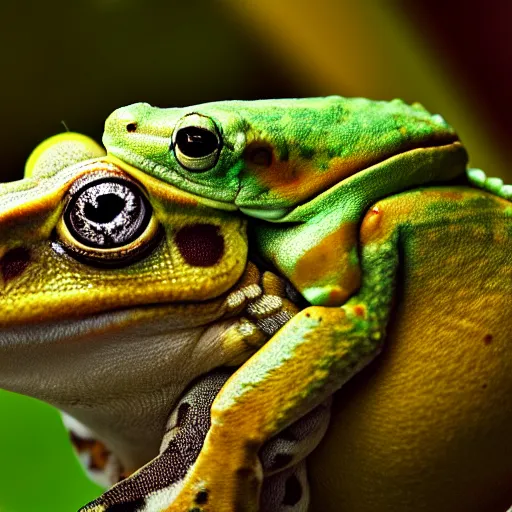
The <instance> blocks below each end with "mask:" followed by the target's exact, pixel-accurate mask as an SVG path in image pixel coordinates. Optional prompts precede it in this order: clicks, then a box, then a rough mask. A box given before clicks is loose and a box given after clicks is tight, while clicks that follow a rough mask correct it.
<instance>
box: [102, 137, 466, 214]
mask: <svg viewBox="0 0 512 512" xmlns="http://www.w3.org/2000/svg"><path fill="white" fill-rule="evenodd" d="M455 148H460V149H462V148H463V146H462V143H461V142H460V140H459V139H458V137H457V136H455V135H454V136H451V137H444V138H442V139H440V140H438V141H436V140H429V141H425V144H424V145H419V146H415V147H412V148H409V149H407V150H404V151H400V152H398V153H395V154H393V155H389V156H386V157H385V158H383V159H382V160H378V161H376V162H373V163H372V164H371V165H369V166H366V167H363V168H354V170H353V172H351V173H350V174H349V175H348V176H346V177H345V178H344V179H342V180H340V181H339V182H338V183H334V184H330V185H329V186H327V187H326V188H325V189H321V190H319V191H317V192H316V194H315V195H314V196H312V197H309V198H308V199H307V200H306V201H304V202H302V203H298V204H295V205H293V206H290V207H283V208H265V207H262V206H249V207H245V206H242V205H240V204H237V202H236V198H235V201H234V203H233V202H231V203H230V202H226V201H220V200H218V199H210V198H205V197H201V196H199V195H197V194H196V193H194V192H189V191H186V194H189V195H190V196H191V197H193V198H194V199H195V200H196V201H197V202H198V203H199V204H203V205H205V206H209V207H213V208H216V209H220V210H225V211H226V210H227V211H234V210H239V211H240V212H242V213H244V214H245V215H247V216H249V217H253V218H256V219H262V220H265V221H268V222H282V221H285V218H286V217H287V216H288V215H290V214H291V213H292V212H293V211H294V210H295V209H297V208H300V207H301V206H303V205H305V204H307V203H309V202H310V201H311V200H312V199H314V198H317V197H318V196H320V195H321V194H323V193H325V192H327V191H328V190H329V189H331V188H333V187H334V186H341V185H342V184H343V183H345V182H346V181H348V180H351V179H352V178H354V177H355V176H357V175H361V174H363V173H364V174H366V173H368V172H372V171H374V170H376V168H379V167H380V166H382V165H386V164H388V163H390V162H391V161H393V160H395V159H402V158H407V157H408V156H409V155H412V154H413V153H415V152H417V151H428V150H435V149H438V150H439V151H440V152H448V151H450V150H453V149H455ZM119 154H121V155H122V158H125V159H126V160H122V159H120V158H119V157H116V156H113V155H110V154H109V158H111V159H112V160H113V161H114V162H115V163H116V164H117V165H119V166H120V167H123V166H124V167H126V166H127V165H130V166H140V167H136V169H139V170H140V169H150V171H151V172H155V171H159V172H168V171H167V169H166V168H165V167H164V166H163V165H160V164H157V163H155V162H152V161H150V160H148V159H146V158H144V157H142V156H140V155H137V154H135V153H132V152H130V151H126V150H122V151H119ZM155 174H157V172H155ZM182 178H183V177H182ZM158 179H160V178H158ZM184 179H186V178H184ZM187 181H188V182H190V183H192V184H194V185H195V184H196V183H195V182H192V181H190V180H187ZM440 181H442V180H440ZM166 184H167V185H169V186H170V187H176V185H173V184H170V183H167V182H166ZM240 190H241V188H240V189H239V191H238V192H240Z"/></svg>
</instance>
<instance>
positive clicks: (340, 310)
mask: <svg viewBox="0 0 512 512" xmlns="http://www.w3.org/2000/svg"><path fill="white" fill-rule="evenodd" d="M103 143H104V145H105V146H106V148H107V151H108V154H109V155H110V156H111V157H112V158H113V161H115V162H117V163H118V164H119V165H121V163H122V162H125V163H127V164H130V165H134V166H136V167H137V168H139V169H140V170H141V171H143V172H145V173H147V174H148V175H150V176H152V177H154V178H156V179H158V180H160V181H161V182H162V183H167V184H169V185H172V186H174V187H178V188H179V189H181V190H183V191H185V192H187V193H189V194H192V195H193V196H194V197H195V198H196V200H197V201H198V202H202V203H203V204H205V205H208V206H212V207H214V208H216V209H218V211H233V210H237V211H239V212H240V213H242V214H244V215H245V217H246V218H247V219H248V222H249V223H250V232H251V240H252V243H253V245H254V247H255V248H256V250H257V252H258V253H259V254H260V255H261V256H262V257H263V258H264V259H265V260H266V261H267V262H269V263H270V264H272V265H273V267H274V268H275V269H277V271H278V272H279V273H281V274H282V275H283V276H285V277H286V278H287V279H289V280H290V281H291V282H292V283H293V285H294V286H295V287H296V288H297V289H298V290H299V292H300V293H301V294H302V295H303V297H304V298H305V299H306V300H307V301H308V302H309V304H311V306H310V307H307V308H305V309H304V310H302V311H301V312H300V313H299V314H298V315H296V316H295V317H294V318H293V319H291V320H290V321H289V322H288V323H287V324H286V325H285V326H284V328H282V329H281V330H279V331H278V332H277V333H276V334H275V335H274V336H273V337H272V339H271V340H270V341H269V342H268V343H267V344H266V345H265V346H264V347H262V348H261V349H260V350H259V351H258V352H257V353H256V354H255V355H254V356H252V357H251V358H250V359H249V360H248V361H247V362H246V363H245V364H244V365H243V366H242V367H241V368H240V369H239V370H238V371H237V372H236V373H235V374H234V375H233V376H232V377H231V378H230V379H229V380H228V382H227V384H226V385H225V386H224V387H223V389H222V390H221V392H220V393H219V395H218V396H217V398H216V399H215V401H214V402H213V404H212V413H211V415H212V418H211V421H212V425H211V428H210V430H209V432H208V435H207V437H206V439H205V442H204V446H203V450H202V451H201V454H200V455H199V457H198V459H197V460H196V462H195V464H194V466H193V468H192V470H191V471H189V473H188V474H187V481H186V484H185V486H184V487H183V489H182V490H181V492H180V493H179V494H178V495H177V497H176V499H175V500H174V501H173V503H172V504H171V505H170V506H169V507H167V508H165V510H166V511H176V512H183V511H188V512H191V511H192V510H194V511H196V510H201V511H215V512H232V511H234V510H237V511H242V510H243V511H247V512H249V511H251V512H252V511H256V510H257V509H258V498H257V497H258V490H259V488H260V485H261V467H260V466H259V464H258V462H257V453H258V450H259V449H260V447H261V446H262V444H263V443H264V442H265V441H266V440H267V439H269V438H270V437H272V436H273V435H275V434H276V433H278V432H279V431H281V430H282V429H283V428H285V427H286V426H287V425H289V424H290V423H291V422H292V421H293V420H294V419H296V418H298V417H300V416H301V415H303V414H305V413H306V412H307V411H309V410H311V409H312V408H313V407H314V406H316V405H318V404H319V403H320V402H321V401H322V400H323V399H325V398H326V397H327V396H329V395H331V394H332V393H333V392H334V391H336V390H337V389H339V388H340V387H341V386H342V385H343V384H344V383H345V382H346V381H347V380H349V379H350V378H351V377H352V376H353V375H354V374H355V373H356V372H357V371H359V370H360V369H361V368H363V367H364V366H365V365H366V364H368V363H369V362H370V361H372V360H373V359H374V358H375V357H376V356H377V354H379V352H380V351H381V350H382V347H383V345H384V341H385V338H386V330H387V327H388V323H389V321H390V316H391V314H392V312H393V311H395V308H396V307H397V303H398V304H401V297H402V295H401V294H402V293H403V292H401V290H402V289H403V288H404V287H405V288H406V289H407V291H408V293H409V294H410V293H413V295H412V296H414V293H415V294H416V296H417V297H418V300H420V299H419V298H420V297H422V299H421V300H422V309H421V311H420V313H421V314H420V315H418V317H417V319H416V322H429V321H430V320H429V319H430V318H434V317H436V319H437V316H436V315H437V313H438V310H437V309H438V307H439V304H440V301H439V300H437V297H438V296H439V294H441V296H442V297H443V298H444V297H446V296H447V294H450V296H453V297H456V300H457V302H458V303H459V306H460V305H463V306H464V308H463V309H464V311H466V312H467V314H468V315H470V316H472V317H474V318H475V319H478V321H476V320H474V321H472V322H469V323H467V322H463V321H462V316H461V315H462V313H461V311H462V310H457V311H458V312H456V309H455V308H448V309H445V310H444V311H443V313H444V316H445V318H446V319H447V320H446V321H447V325H440V326H439V330H440V331H441V332H443V333H444V335H446V336H449V337H452V336H460V337H462V338H464V337H478V338H479V339H480V338H481V339H483V338H484V337H485V336H487V335H488V334H489V333H490V332H492V335H491V337H492V339H496V336H497V337H498V338H500V339H503V337H505V336H506V332H507V331H508V330H509V327H510V321H509V320H505V318H504V317H503V316H501V315H495V314H491V315H486V314H484V313H483V312H482V311H481V304H482V302H483V301H484V300H486V299H487V298H488V299H489V300H490V301H491V303H492V309H493V311H497V310H499V311H507V317H508V316H510V315H509V313H510V300H509V296H510V291H511V280H510V268H511V263H512V256H511V248H512V239H511V235H512V220H511V212H512V210H511V206H512V205H511V203H510V198H511V197H512V187H510V186H507V185H503V183H502V181H501V180H498V179H492V178H491V179H488V178H487V177H486V176H485V174H484V173H483V172H482V171H480V170H475V169H472V170H467V153H466V150H465V149H464V147H463V145H462V144H461V142H460V141H459V139H458V137H457V135H456V133H455V131H454V130H453V128H452V127H450V126H449V125H448V124H447V123H446V122H445V120H444V119H443V118H442V117H441V116H439V115H432V114H430V113H429V112H428V111H427V110H426V109H425V108H423V107H422V106H421V105H419V104H413V105H406V104H405V103H404V102H402V101H401V100H393V101H391V102H381V101H371V100H367V99H362V98H342V97H339V96H333V97H327V98H307V99H289V100H262V101H249V102H243V101H225V102H215V103H207V104H204V105H195V106H191V107H185V108H168V109H160V108H156V107H152V106H150V105H148V104H146V103H137V104H134V105H130V106H127V107H123V108H120V109H118V110H116V111H115V112H114V113H113V114H111V115H110V117H109V118H108V119H107V121H106V123H105V133H104V137H103ZM468 276H469V278H468ZM441 282H442V284H443V286H442V289H441V290H440V289H439V288H438V285H439V283H441ZM425 290H430V291H431V293H430V294H429V295H427V296H425V295H424V292H425ZM434 290H435V293H434ZM409 300H411V299H409ZM405 307H406V308H407V307H409V308H412V305H410V304H409V302H405ZM443 307H445V308H446V304H445V302H443ZM464 314H466V313H464ZM459 324H460V325H459ZM452 325H458V328H459V329H460V330H459V331H456V332H453V331H452ZM268 404H272V407H269V406H268ZM227 454H229V455H227ZM199 495H200V496H205V497H204V499H202V500H199V501H198V499H197V497H198V496H199Z"/></svg>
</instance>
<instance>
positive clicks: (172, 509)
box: [165, 229, 398, 512]
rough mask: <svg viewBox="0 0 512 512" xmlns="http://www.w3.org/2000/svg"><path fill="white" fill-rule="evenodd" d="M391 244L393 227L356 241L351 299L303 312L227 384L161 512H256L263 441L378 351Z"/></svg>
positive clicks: (392, 266) (392, 268)
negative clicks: (178, 487)
mask: <svg viewBox="0 0 512 512" xmlns="http://www.w3.org/2000/svg"><path fill="white" fill-rule="evenodd" d="M370 231H371V230H370ZM397 245H398V229H393V230H391V231H390V232H388V233H387V236H385V237H379V239H378V240H376V241H373V242H371V241H370V242H368V243H365V240H362V253H361V271H362V272H361V275H362V276H363V277H362V282H361V288H360V290H359V292H358V293H357V295H355V296H354V297H353V298H351V299H349V300H348V301H347V302H346V303H345V304H344V305H343V306H342V307H341V308H327V307H320V306H313V307H309V308H307V309H305V310H303V311H301V312H300V313H299V314H298V315H296V316H295V317H294V318H292V319H291V320H290V321H289V322H288V323H287V324H286V325H285V326H284V327H283V328H282V329H281V330H280V331H278V332H277V333H276V334H275V335H274V336H273V338H272V339H271V340H270V341H269V342H268V343H267V344H266V345H265V346H264V347H262V348H261V349H260V350H259V351H258V352H257V353H256V354H255V355H254V356H252V358H251V359H249V360H248V361H247V362H246V363H245V364H244V365H243V366H242V367H241V368H240V369H239V370H238V371H237V372H236V373H235V374H234V375H233V376H232V377H231V378H230V379H229V380H228V382H227V383H226V385H225V386H224V387H223V389H222V390H221V392H220V393H219V395H218V396H217V398H216V399H215V401H214V403H213V405H212V413H211V415H212V418H211V421H212V426H211V428H210V430H209V432H208V435H207V437H206V439H205V443H204V445H203V449H202V450H201V453H200V455H199V457H198V459H197V461H196V463H195V464H194V466H193V467H192V470H191V471H189V473H188V474H187V477H186V480H185V485H184V487H183V489H182V491H181V492H180V494H179V495H178V496H177V498H176V500H175V501H174V502H173V503H172V505H170V506H169V507H168V508H166V509H165V511H166V512H184V511H188V512H190V511H196V512H199V511H201V512H234V511H236V512H256V511H257V510H258V507H259V491H260V487H261V482H262V468H261V465H260V462H259V459H258V452H259V449H260V448H261V446H262V444H263V443H264V442H265V441H266V440H267V439H269V438H270V437H272V436H274V435H276V434H277V433H278V432H279V431H281V430H283V429H284V428H285V427H286V426H287V425H289V424H290V423H292V422H293V421H294V420H296V419H297V418H299V417H301V416H302V415H304V414H305V413H307V412H308V411H309V410H311V409H312V408H314V407H315V406H316V405H318V404H319V403H320V402H322V401H323V400H324V399H325V398H326V397H328V396H330V395H331V394H332V393H333V392H334V391H336V390H337V389H339V388H340V387H341V386H342V385H343V384H344V383H345V382H346V381H347V380H349V379H350V378H351V377H352V376H353V375H354V374H355V373H356V372H357V371H359V370H360V369H361V368H362V367H363V366H365V365H366V364H367V363H368V362H370V361H371V360H372V359H373V358H374V357H375V356H376V355H377V354H378V353H379V351H380V349H381V347H382V342H383V339H384V332H385V328H386V324H387V321H388V318H389V313H390V310H391V303H392V298H393V291H394V281H395V275H396V269H397V266H398V250H397ZM205 496H207V499H202V497H205ZM199 498H201V499H199Z"/></svg>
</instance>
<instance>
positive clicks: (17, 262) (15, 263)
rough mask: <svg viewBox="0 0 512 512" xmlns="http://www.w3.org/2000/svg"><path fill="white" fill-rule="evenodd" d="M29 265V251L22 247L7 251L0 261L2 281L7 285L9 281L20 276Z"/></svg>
mask: <svg viewBox="0 0 512 512" xmlns="http://www.w3.org/2000/svg"><path fill="white" fill-rule="evenodd" d="M29 263H30V251H29V250H28V249H25V248H24V247H16V248H14V249H11V250H10V251H7V252H6V253H5V254H4V255H3V257H2V258H1V259H0V271H1V272H2V276H3V278H4V281H5V282H6V283H7V282H8V281H10V280H11V279H14V278H15V277H18V276H19V275H20V274H22V273H23V272H24V271H25V269H26V268H27V267H28V265H29Z"/></svg>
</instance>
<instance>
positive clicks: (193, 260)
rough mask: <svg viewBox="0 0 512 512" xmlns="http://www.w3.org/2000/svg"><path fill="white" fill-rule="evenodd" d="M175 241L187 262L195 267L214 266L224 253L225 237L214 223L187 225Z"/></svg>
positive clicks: (177, 234) (179, 232)
mask: <svg viewBox="0 0 512 512" xmlns="http://www.w3.org/2000/svg"><path fill="white" fill-rule="evenodd" d="M174 241H175V242H176V245H177V247H178V250H179V251H180V253H181V255H182V256H183V258H184V260H185V261H186V263H188V264H189V265H192V266H194V267H213V265H215V264H216V263H217V262H218V261H219V260H220V259H221V258H222V256H223V254H224V238H223V236H222V235H221V234H220V229H219V227H218V226H214V225H213V224H192V225H190V226H185V227H184V228H182V229H180V230H179V231H178V232H177V233H176V235H175V237H174Z"/></svg>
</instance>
